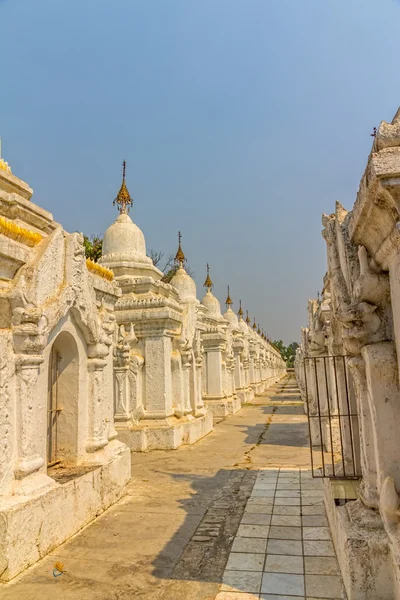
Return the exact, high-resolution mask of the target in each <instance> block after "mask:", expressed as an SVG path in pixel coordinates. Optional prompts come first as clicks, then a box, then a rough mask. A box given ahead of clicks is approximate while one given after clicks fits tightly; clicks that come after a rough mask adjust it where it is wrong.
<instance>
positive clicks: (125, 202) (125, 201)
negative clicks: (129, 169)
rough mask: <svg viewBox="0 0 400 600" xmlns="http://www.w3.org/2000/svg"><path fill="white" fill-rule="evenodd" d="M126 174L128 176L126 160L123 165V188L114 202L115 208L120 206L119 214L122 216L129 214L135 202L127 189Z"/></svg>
mask: <svg viewBox="0 0 400 600" xmlns="http://www.w3.org/2000/svg"><path fill="white" fill-rule="evenodd" d="M125 174H126V161H125V160H124V162H123V163H122V184H121V187H120V188H119V192H118V195H117V197H116V198H115V200H114V202H113V206H115V205H116V204H118V208H119V212H120V213H121V215H122V214H124V213H125V214H127V213H128V212H129V209H130V207H131V206H133V200H132V198H131V197H130V194H129V192H128V188H127V187H126V183H125Z"/></svg>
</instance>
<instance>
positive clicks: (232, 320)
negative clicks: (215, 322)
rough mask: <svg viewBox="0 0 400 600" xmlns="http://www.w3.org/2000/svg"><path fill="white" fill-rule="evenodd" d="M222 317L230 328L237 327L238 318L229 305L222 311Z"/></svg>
mask: <svg viewBox="0 0 400 600" xmlns="http://www.w3.org/2000/svg"><path fill="white" fill-rule="evenodd" d="M224 319H226V320H227V321H228V323H229V325H230V326H231V327H232V329H239V321H238V318H237V316H236V315H235V313H234V312H233V310H232V309H231V307H230V306H229V308H228V309H227V310H226V311H225V313H224Z"/></svg>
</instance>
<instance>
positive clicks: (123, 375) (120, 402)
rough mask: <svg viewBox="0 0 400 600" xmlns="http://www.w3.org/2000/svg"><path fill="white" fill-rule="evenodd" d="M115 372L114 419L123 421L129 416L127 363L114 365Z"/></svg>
mask: <svg viewBox="0 0 400 600" xmlns="http://www.w3.org/2000/svg"><path fill="white" fill-rule="evenodd" d="M114 373H115V416H114V418H115V420H116V421H117V422H119V423H124V422H127V421H129V420H130V418H131V406H130V394H129V391H130V390H129V387H130V386H129V365H127V366H124V367H114Z"/></svg>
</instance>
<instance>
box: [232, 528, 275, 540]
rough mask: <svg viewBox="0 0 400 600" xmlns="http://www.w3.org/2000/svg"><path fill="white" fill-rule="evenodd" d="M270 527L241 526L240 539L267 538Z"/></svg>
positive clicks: (238, 533)
mask: <svg viewBox="0 0 400 600" xmlns="http://www.w3.org/2000/svg"><path fill="white" fill-rule="evenodd" d="M268 533H269V527H268V525H239V529H238V532H237V535H238V537H250V538H267V537H268Z"/></svg>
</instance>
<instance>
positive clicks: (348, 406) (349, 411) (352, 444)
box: [343, 356, 356, 476]
mask: <svg viewBox="0 0 400 600" xmlns="http://www.w3.org/2000/svg"><path fill="white" fill-rule="evenodd" d="M343 369H344V380H345V383H346V399H347V412H348V415H349V429H350V444H351V456H352V460H353V475H354V476H355V474H356V459H355V454H354V443H353V424H352V421H351V419H352V416H353V415H352V414H351V410H350V402H349V385H348V381H347V370H346V362H345V359H344V356H343Z"/></svg>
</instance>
